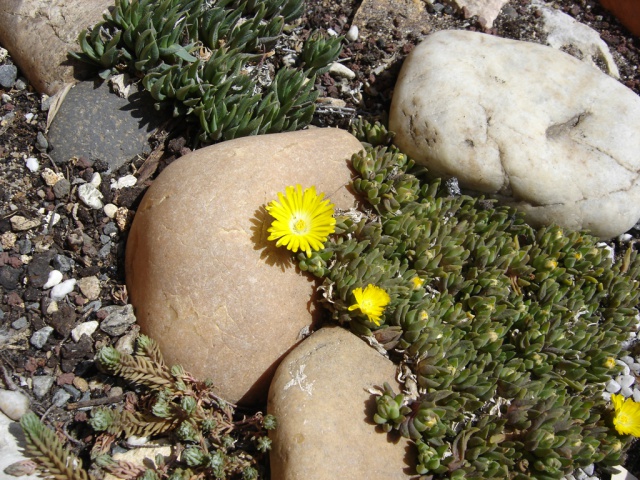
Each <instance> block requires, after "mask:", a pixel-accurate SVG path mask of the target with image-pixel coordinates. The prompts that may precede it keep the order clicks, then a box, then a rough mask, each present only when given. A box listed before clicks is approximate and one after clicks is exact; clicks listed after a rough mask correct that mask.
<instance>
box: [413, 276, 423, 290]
mask: <svg viewBox="0 0 640 480" xmlns="http://www.w3.org/2000/svg"><path fill="white" fill-rule="evenodd" d="M411 283H413V288H414V289H416V290H417V289H418V288H420V287H421V286H422V285H423V284H424V279H423V278H420V277H413V278H412V279H411Z"/></svg>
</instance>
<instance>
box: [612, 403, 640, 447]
mask: <svg viewBox="0 0 640 480" xmlns="http://www.w3.org/2000/svg"><path fill="white" fill-rule="evenodd" d="M611 402H612V403H613V408H614V409H615V415H614V417H613V426H614V427H616V430H617V431H618V433H620V434H622V435H633V436H634V437H640V403H636V402H634V401H633V400H631V399H630V398H627V399H625V398H624V397H623V396H622V395H617V394H615V393H614V394H613V395H611Z"/></svg>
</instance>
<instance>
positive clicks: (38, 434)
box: [21, 335, 276, 480]
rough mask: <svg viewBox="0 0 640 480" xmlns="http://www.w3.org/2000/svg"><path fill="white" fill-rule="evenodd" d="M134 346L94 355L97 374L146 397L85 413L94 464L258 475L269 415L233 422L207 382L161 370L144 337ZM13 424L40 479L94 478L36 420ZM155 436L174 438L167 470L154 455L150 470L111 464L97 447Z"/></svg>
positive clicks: (128, 472)
mask: <svg viewBox="0 0 640 480" xmlns="http://www.w3.org/2000/svg"><path fill="white" fill-rule="evenodd" d="M137 347H138V348H137V353H136V355H133V356H132V355H128V354H124V353H121V352H118V351H117V350H116V349H115V348H113V347H104V348H103V349H102V350H101V351H100V352H99V353H98V363H99V364H100V365H101V367H102V368H103V369H105V370H106V371H108V372H109V373H111V374H114V375H118V376H120V377H122V378H124V379H125V380H127V381H130V382H132V383H134V384H136V385H138V386H139V387H143V388H146V389H147V394H146V395H145V396H144V398H143V400H142V401H140V402H139V403H138V404H136V405H135V406H136V407H137V408H134V405H132V404H128V405H127V406H128V407H129V408H125V409H111V408H106V407H102V408H95V409H94V410H93V412H92V416H91V419H90V420H89V424H90V426H91V427H92V428H93V429H94V430H95V431H97V432H104V434H103V436H102V437H100V438H99V439H98V440H97V441H96V444H95V445H94V452H93V453H94V454H93V460H94V464H95V466H97V467H100V468H102V469H103V470H105V471H107V472H111V473H113V474H114V475H117V476H119V477H120V478H143V479H148V480H152V479H160V478H175V479H182V478H184V479H191V478H194V477H198V478H201V477H202V478H204V477H207V478H243V479H252V478H258V475H259V474H263V473H264V472H263V470H264V464H265V462H264V461H263V459H264V456H265V454H267V453H268V451H269V449H270V448H271V441H270V440H269V438H268V437H267V431H268V430H273V429H275V428H276V419H275V417H273V416H272V415H266V416H263V415H262V414H261V413H260V412H258V413H256V414H254V415H252V416H246V415H245V416H242V417H241V416H240V415H238V414H236V412H235V407H234V405H231V404H230V403H228V402H226V401H224V400H223V399H221V398H219V397H218V396H217V395H215V393H213V391H212V388H211V384H210V383H209V382H201V381H198V380H196V379H194V378H193V377H192V376H191V375H190V374H188V373H187V372H185V371H184V369H182V367H180V366H177V365H175V366H173V367H171V368H169V367H168V366H167V365H166V364H165V362H164V359H163V357H162V354H161V353H160V350H159V348H158V345H157V343H156V342H154V341H153V340H151V339H150V338H149V337H146V336H144V335H141V336H140V337H138V340H137ZM21 425H22V427H23V429H24V431H25V433H26V434H27V439H28V442H29V447H28V449H27V453H29V454H30V455H31V456H33V457H34V458H35V460H36V461H37V462H38V464H39V465H40V468H41V470H42V471H43V472H44V473H45V474H48V475H55V476H56V477H55V478H60V479H62V478H66V479H69V480H87V479H91V478H94V477H93V476H92V475H89V474H88V473H87V472H86V471H85V470H83V469H82V468H80V464H79V461H78V460H77V458H76V457H75V456H74V455H73V453H72V452H71V451H70V450H69V449H67V448H66V447H64V446H63V445H62V444H61V443H60V440H59V439H58V437H57V436H56V434H55V433H54V432H53V430H50V429H48V428H47V427H46V426H44V425H43V424H42V422H41V421H40V420H39V419H38V417H37V416H36V415H34V414H27V415H24V416H23V418H22V420H21ZM158 435H171V436H172V439H173V440H174V441H173V448H174V450H175V452H177V454H179V455H177V458H175V459H173V460H172V461H171V465H165V462H164V459H163V457H162V455H160V456H158V458H157V459H156V462H155V463H156V466H155V468H146V467H139V466H135V465H132V464H129V463H127V462H124V461H117V460H115V459H114V458H113V457H111V456H110V455H108V454H105V453H104V452H103V451H102V450H101V447H100V446H101V445H102V444H103V443H105V442H106V443H107V444H109V443H110V442H112V441H113V439H114V438H117V437H119V436H125V437H131V436H136V437H152V436H158ZM101 439H103V440H104V441H101ZM180 452H181V454H180ZM261 472H262V473H261Z"/></svg>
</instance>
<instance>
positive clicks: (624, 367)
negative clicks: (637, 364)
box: [616, 360, 631, 375]
mask: <svg viewBox="0 0 640 480" xmlns="http://www.w3.org/2000/svg"><path fill="white" fill-rule="evenodd" d="M616 363H617V364H618V365H620V366H621V367H622V375H629V374H630V373H631V369H630V368H629V365H627V363H626V362H624V361H622V360H616Z"/></svg>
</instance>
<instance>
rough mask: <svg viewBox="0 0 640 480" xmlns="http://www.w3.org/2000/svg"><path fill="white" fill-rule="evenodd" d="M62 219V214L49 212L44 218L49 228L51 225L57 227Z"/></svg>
mask: <svg viewBox="0 0 640 480" xmlns="http://www.w3.org/2000/svg"><path fill="white" fill-rule="evenodd" d="M61 218H62V217H60V214H58V213H55V212H48V213H47V214H46V215H45V217H44V224H45V225H47V226H48V225H51V226H53V225H56V224H57V223H58V222H59V221H60V219H61Z"/></svg>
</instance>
